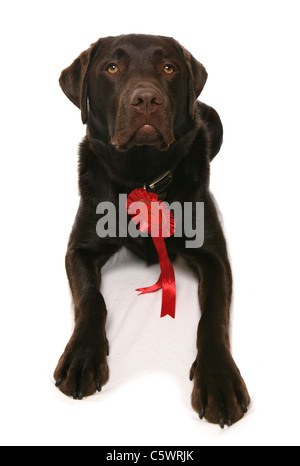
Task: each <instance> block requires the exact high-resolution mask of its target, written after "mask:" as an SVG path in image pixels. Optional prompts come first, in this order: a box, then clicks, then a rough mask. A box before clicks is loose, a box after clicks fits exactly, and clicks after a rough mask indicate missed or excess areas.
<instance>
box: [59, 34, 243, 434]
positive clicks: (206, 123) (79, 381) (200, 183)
mask: <svg viewBox="0 0 300 466" xmlns="http://www.w3.org/2000/svg"><path fill="white" fill-rule="evenodd" d="M206 80H207V72H206V69H205V67H204V66H203V65H202V64H201V63H200V62H199V61H197V60H196V59H195V58H194V57H193V55H192V54H191V53H190V52H188V51H187V50H186V49H185V48H184V47H182V46H181V45H180V44H179V43H178V42H177V41H176V40H174V39H173V38H170V37H163V36H152V35H144V34H129V35H121V36H117V37H106V38H101V39H99V40H98V41H97V42H95V43H94V44H92V45H91V46H90V48H89V49H87V50H85V51H84V52H82V53H81V54H80V55H79V57H78V58H76V60H75V61H74V62H73V63H72V64H71V65H70V66H69V67H68V68H66V69H65V70H63V71H62V73H61V76H60V79H59V83H60V86H61V88H62V90H63V92H64V93H65V94H66V96H67V97H68V98H69V99H70V100H71V102H73V104H75V105H76V106H77V107H78V108H79V109H80V111H81V118H82V122H83V124H86V126H87V131H86V136H85V137H84V139H83V141H82V143H81V145H80V148H79V189H80V196H81V200H80V205H79V209H78V212H77V215H76V218H75V222H74V225H73V229H72V232H71V235H70V239H69V243H68V249H67V253H66V271H67V275H68V279H69V283H70V288H71V291H72V296H73V301H74V313H75V327H74V332H73V335H72V337H71V339H70V341H69V343H68V344H67V346H66V348H65V351H64V353H63V355H62V356H61V358H60V360H59V362H58V365H57V367H56V370H55V372H54V379H55V381H56V386H57V387H59V389H60V390H61V391H62V392H63V393H64V394H66V395H68V396H73V398H74V399H78V400H81V399H82V398H83V397H86V396H90V395H92V394H94V393H95V392H96V391H100V390H101V387H102V386H103V385H104V384H105V383H106V382H107V380H108V376H109V371H108V364H107V355H108V349H109V345H108V340H107V338H106V332H105V323H106V317H107V310H106V306H105V302H104V299H103V296H102V295H101V292H100V284H101V268H102V267H103V265H104V264H105V263H106V262H107V260H108V259H109V258H110V257H111V256H112V255H113V254H115V253H116V252H117V251H118V250H119V249H120V248H121V247H126V248H128V249H129V250H131V251H133V252H134V253H135V254H137V255H139V256H140V257H142V258H144V260H145V261H146V262H147V263H148V264H152V263H155V262H157V261H158V255H157V251H156V249H155V247H154V244H153V241H152V239H151V238H149V237H148V238H146V237H141V236H140V237H137V238H132V237H130V236H129V237H126V238H124V237H120V235H116V236H115V237H99V236H98V235H97V233H96V224H97V220H98V219H99V215H97V213H96V207H97V205H98V204H99V202H102V201H109V202H112V203H113V204H114V205H115V206H116V208H118V207H117V205H118V198H119V194H120V193H123V194H127V195H128V194H129V193H130V192H131V191H132V190H133V189H135V188H142V187H144V188H146V189H147V191H149V192H152V193H156V194H157V196H158V198H159V199H166V200H167V201H168V202H169V203H172V202H174V201H177V202H180V203H184V202H192V203H193V204H195V203H196V202H203V203H204V207H205V210H204V243H203V245H202V246H201V247H199V248H187V247H185V241H184V240H185V238H184V234H183V235H182V237H174V236H172V237H169V238H166V239H165V244H166V248H167V251H168V255H169V258H170V259H171V260H173V259H174V258H175V257H176V256H178V255H179V256H181V257H183V258H184V259H185V260H186V261H187V263H188V264H189V265H190V266H191V267H192V269H193V270H194V271H195V272H196V274H197V276H198V278H199V305H200V309H201V319H200V322H199V326H198V330H197V350H198V353H197V358H196V360H195V361H194V363H193V364H192V367H191V371H190V379H191V380H193V381H194V387H193V392H192V397H191V401H192V406H193V408H194V409H195V410H196V411H197V413H198V414H199V417H200V419H203V418H205V419H206V420H207V421H209V422H211V423H215V424H219V425H220V427H221V428H224V426H225V425H228V426H230V425H232V424H233V423H235V422H237V421H239V420H240V419H241V418H242V417H243V416H244V414H245V413H246V412H247V409H248V407H249V404H250V397H249V394H248V391H247V388H246V385H245V382H244V380H243V378H242V377H241V374H240V372H239V369H238V368H237V366H236V364H235V362H234V360H233V358H232V355H231V352H230V338H229V322H230V303H231V294H232V274H231V267H230V263H229V260H228V254H227V248H226V241H225V238H224V234H223V232H222V228H221V225H220V222H219V218H218V215H217V211H216V207H215V205H214V202H213V200H212V197H211V195H210V192H209V175H210V162H211V161H212V160H213V158H214V157H215V156H216V155H217V153H218V152H219V150H220V147H221V145H222V138H223V127H222V123H221V120H220V117H219V115H218V113H217V112H216V111H215V110H214V109H213V108H211V107H209V106H208V105H206V104H204V103H202V102H200V101H199V100H197V98H198V97H199V95H200V93H201V91H202V89H203V87H204V85H205V82H206ZM129 220H130V219H128V221H129Z"/></svg>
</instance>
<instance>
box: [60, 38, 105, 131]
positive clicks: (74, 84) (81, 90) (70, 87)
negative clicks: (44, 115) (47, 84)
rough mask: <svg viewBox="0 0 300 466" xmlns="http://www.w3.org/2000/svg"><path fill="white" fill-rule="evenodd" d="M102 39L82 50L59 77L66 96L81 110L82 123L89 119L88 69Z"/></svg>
mask: <svg viewBox="0 0 300 466" xmlns="http://www.w3.org/2000/svg"><path fill="white" fill-rule="evenodd" d="M100 42H101V39H100V40H98V42H95V43H94V44H92V45H91V46H90V48H89V49H87V50H85V51H84V52H82V53H81V54H80V55H79V57H78V58H76V60H74V61H73V63H72V65H70V66H68V68H66V69H64V70H63V71H62V73H61V75H60V78H59V84H60V86H61V88H62V90H63V91H64V93H65V94H66V96H67V97H68V98H69V99H70V100H71V102H73V104H74V105H76V107H78V108H80V110H81V119H82V123H83V124H85V123H86V122H87V119H88V104H87V99H88V88H87V71H88V68H89V66H90V64H91V62H92V60H93V57H94V56H95V53H96V51H97V50H98V48H99V47H100Z"/></svg>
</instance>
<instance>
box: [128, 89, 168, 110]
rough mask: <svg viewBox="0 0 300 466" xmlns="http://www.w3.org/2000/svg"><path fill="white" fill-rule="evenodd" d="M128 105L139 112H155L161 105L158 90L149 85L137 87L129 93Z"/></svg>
mask: <svg viewBox="0 0 300 466" xmlns="http://www.w3.org/2000/svg"><path fill="white" fill-rule="evenodd" d="M130 105H132V106H133V107H135V108H136V110H137V111H139V112H141V113H152V112H155V111H156V110H157V109H158V107H159V106H160V105H162V99H161V95H160V92H159V91H158V90H157V89H155V88H151V87H139V88H137V89H135V90H134V91H133V93H132V94H131V97H130Z"/></svg>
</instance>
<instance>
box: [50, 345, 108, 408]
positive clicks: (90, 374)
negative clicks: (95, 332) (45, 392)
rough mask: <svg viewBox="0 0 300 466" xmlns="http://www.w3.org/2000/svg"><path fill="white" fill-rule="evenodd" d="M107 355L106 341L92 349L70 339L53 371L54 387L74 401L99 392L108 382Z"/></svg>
mask: <svg viewBox="0 0 300 466" xmlns="http://www.w3.org/2000/svg"><path fill="white" fill-rule="evenodd" d="M107 354H108V342H107V340H106V341H105V343H103V345H97V346H94V347H93V346H89V345H87V344H82V343H79V342H77V341H76V339H73V338H71V340H70V342H69V344H68V345H67V347H66V349H65V351H64V353H63V355H62V356H61V358H60V360H59V362H58V365H57V367H56V369H55V372H54V379H55V381H56V384H55V385H56V386H57V387H59V389H60V390H61V391H62V392H63V393H64V394H65V395H68V396H72V397H73V398H74V399H75V400H82V398H83V397H84V396H90V395H93V394H94V393H95V392H96V391H100V390H101V388H102V386H103V385H104V384H105V383H106V382H107V380H108V365H107V358H106V356H107Z"/></svg>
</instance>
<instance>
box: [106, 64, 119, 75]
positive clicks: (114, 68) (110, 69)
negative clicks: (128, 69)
mask: <svg viewBox="0 0 300 466" xmlns="http://www.w3.org/2000/svg"><path fill="white" fill-rule="evenodd" d="M106 70H107V71H108V72H109V73H110V74H115V73H117V72H118V71H119V68H118V66H117V65H116V64H115V63H111V64H110V65H108V67H107V68H106Z"/></svg>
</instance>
